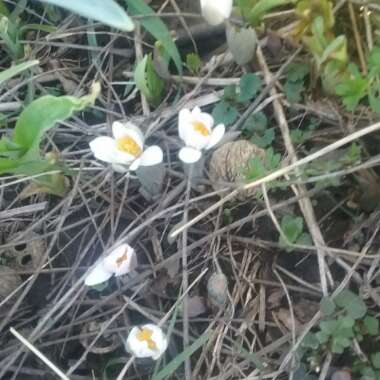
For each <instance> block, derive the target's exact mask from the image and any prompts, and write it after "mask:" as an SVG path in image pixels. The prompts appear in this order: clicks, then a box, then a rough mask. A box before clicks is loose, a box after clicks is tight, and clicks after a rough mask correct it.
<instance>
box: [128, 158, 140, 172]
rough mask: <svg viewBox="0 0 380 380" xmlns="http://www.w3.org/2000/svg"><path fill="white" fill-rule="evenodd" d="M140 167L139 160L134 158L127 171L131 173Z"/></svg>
mask: <svg viewBox="0 0 380 380" xmlns="http://www.w3.org/2000/svg"><path fill="white" fill-rule="evenodd" d="M140 165H141V158H136V159H135V160H134V161H133V162H132V163H131V166H130V167H129V170H131V171H133V172H134V171H136V170H137V169H138V168H139V167H140Z"/></svg>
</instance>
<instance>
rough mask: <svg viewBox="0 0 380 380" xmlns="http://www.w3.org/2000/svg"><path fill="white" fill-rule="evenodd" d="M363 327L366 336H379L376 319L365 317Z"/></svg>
mask: <svg viewBox="0 0 380 380" xmlns="http://www.w3.org/2000/svg"><path fill="white" fill-rule="evenodd" d="M363 325H364V327H365V329H366V332H367V334H369V335H372V336H376V335H378V334H379V320H378V319H377V318H375V317H372V316H370V315H367V316H366V317H365V318H364V319H363Z"/></svg>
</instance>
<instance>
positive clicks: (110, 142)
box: [89, 136, 117, 163]
mask: <svg viewBox="0 0 380 380" xmlns="http://www.w3.org/2000/svg"><path fill="white" fill-rule="evenodd" d="M89 145H90V149H91V150H92V153H93V154H94V156H95V157H96V158H97V159H98V160H100V161H104V162H109V163H112V162H114V159H115V154H116V150H117V148H116V141H115V140H114V139H113V138H112V137H107V136H102V137H97V138H96V139H94V140H92V141H91V142H90V144H89Z"/></svg>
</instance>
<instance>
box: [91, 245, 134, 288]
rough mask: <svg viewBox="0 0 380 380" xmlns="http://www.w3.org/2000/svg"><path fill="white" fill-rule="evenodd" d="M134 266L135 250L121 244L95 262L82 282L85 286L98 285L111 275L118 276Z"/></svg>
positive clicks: (129, 270) (130, 270)
mask: <svg viewBox="0 0 380 380" xmlns="http://www.w3.org/2000/svg"><path fill="white" fill-rule="evenodd" d="M136 266H137V259H136V252H135V250H134V249H133V248H132V247H131V246H129V245H128V244H122V245H120V246H119V247H117V248H115V249H114V250H113V251H112V252H111V253H110V254H109V255H108V256H106V257H104V258H102V259H100V260H99V261H98V262H97V264H96V265H95V266H94V267H93V268H92V270H91V271H90V272H89V274H88V275H87V277H86V278H85V280H84V283H85V284H86V285H87V286H94V285H98V284H101V283H103V282H105V281H107V280H108V279H110V278H111V277H112V276H116V277H118V276H122V275H124V274H127V273H129V272H132V271H133V270H134V269H135V268H136Z"/></svg>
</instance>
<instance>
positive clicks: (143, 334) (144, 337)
mask: <svg viewBox="0 0 380 380" xmlns="http://www.w3.org/2000/svg"><path fill="white" fill-rule="evenodd" d="M152 335H153V331H152V330H150V329H147V328H144V329H141V330H140V331H139V332H138V333H137V339H138V340H139V341H140V342H146V343H147V344H148V347H149V348H150V349H151V350H157V345H156V343H155V342H154V341H153V339H152Z"/></svg>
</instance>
